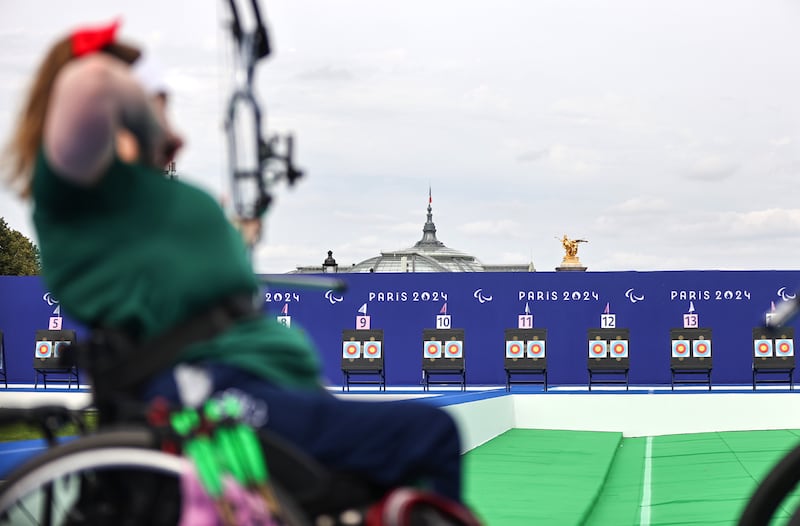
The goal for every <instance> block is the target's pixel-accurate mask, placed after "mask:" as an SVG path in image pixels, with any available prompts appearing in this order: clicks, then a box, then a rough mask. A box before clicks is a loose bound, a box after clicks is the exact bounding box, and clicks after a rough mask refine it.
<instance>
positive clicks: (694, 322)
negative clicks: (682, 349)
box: [683, 312, 700, 329]
mask: <svg viewBox="0 0 800 526" xmlns="http://www.w3.org/2000/svg"><path fill="white" fill-rule="evenodd" d="M699 326H700V316H698V315H697V314H696V313H694V312H692V313H689V314H684V315H683V328H684V329H696V328H698V327H699Z"/></svg>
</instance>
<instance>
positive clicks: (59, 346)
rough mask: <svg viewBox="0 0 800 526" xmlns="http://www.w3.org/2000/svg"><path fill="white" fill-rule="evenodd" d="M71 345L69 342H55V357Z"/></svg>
mask: <svg viewBox="0 0 800 526" xmlns="http://www.w3.org/2000/svg"><path fill="white" fill-rule="evenodd" d="M67 347H69V342H65V341H59V342H53V357H56V356H61V352H62V351H63V350H64V349H66V348H67Z"/></svg>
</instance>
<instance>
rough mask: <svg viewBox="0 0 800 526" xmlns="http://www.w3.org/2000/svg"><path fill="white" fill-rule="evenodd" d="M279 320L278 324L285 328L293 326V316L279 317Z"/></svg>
mask: <svg viewBox="0 0 800 526" xmlns="http://www.w3.org/2000/svg"><path fill="white" fill-rule="evenodd" d="M277 320H278V323H280V324H281V325H283V326H284V327H291V326H292V317H291V316H278V317H277Z"/></svg>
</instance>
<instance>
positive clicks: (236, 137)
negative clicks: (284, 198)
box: [225, 0, 303, 219]
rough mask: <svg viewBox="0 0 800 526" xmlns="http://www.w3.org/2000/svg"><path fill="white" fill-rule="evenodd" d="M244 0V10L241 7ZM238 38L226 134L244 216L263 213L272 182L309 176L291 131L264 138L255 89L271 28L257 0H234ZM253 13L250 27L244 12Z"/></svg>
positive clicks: (234, 28) (235, 199)
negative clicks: (301, 164)
mask: <svg viewBox="0 0 800 526" xmlns="http://www.w3.org/2000/svg"><path fill="white" fill-rule="evenodd" d="M237 1H241V2H242V3H243V4H244V5H243V6H241V7H244V9H240V8H239V7H237ZM226 3H227V4H228V6H229V7H230V12H231V16H232V20H231V22H230V31H231V34H232V35H233V41H234V46H235V48H234V69H235V71H234V86H233V90H232V92H231V96H230V100H229V102H228V110H227V116H226V119H225V132H226V134H227V137H228V166H229V169H230V174H231V178H232V185H233V203H234V208H235V210H236V214H237V215H238V216H239V218H241V219H254V218H258V217H260V216H261V215H262V214H263V213H264V211H266V209H267V207H268V206H269V204H270V201H271V200H272V196H271V195H270V193H269V191H270V188H271V187H272V185H274V184H275V183H276V182H278V181H279V180H281V179H286V181H287V182H288V184H289V185H293V184H294V182H295V181H296V180H297V179H298V178H299V177H301V176H302V175H303V172H302V171H300V170H298V169H297V168H296V167H295V166H294V162H293V155H294V141H293V138H292V136H291V135H290V134H287V135H284V136H280V135H277V134H276V135H272V136H270V137H268V138H266V139H265V138H264V135H263V134H262V130H261V118H262V114H261V107H260V106H259V104H258V101H257V100H256V97H255V94H254V92H253V77H254V72H255V66H256V64H257V63H258V61H260V60H262V59H264V58H266V57H268V56H269V54H270V45H269V36H268V34H267V28H266V26H265V25H264V22H263V20H262V19H261V12H260V10H259V8H258V3H257V1H256V0H251V1H250V2H249V5H250V9H247V4H248V2H246V0H228V1H227V2H226ZM246 13H249V15H250V16H249V17H248V20H247V21H248V22H249V24H248V25H249V27H245V25H244V22H245V19H244V15H245V14H246Z"/></svg>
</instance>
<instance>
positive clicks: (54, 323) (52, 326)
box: [47, 316, 62, 331]
mask: <svg viewBox="0 0 800 526" xmlns="http://www.w3.org/2000/svg"><path fill="white" fill-rule="evenodd" d="M61 320H62V318H61V316H51V317H50V323H48V324H47V330H50V331H60V330H61Z"/></svg>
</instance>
